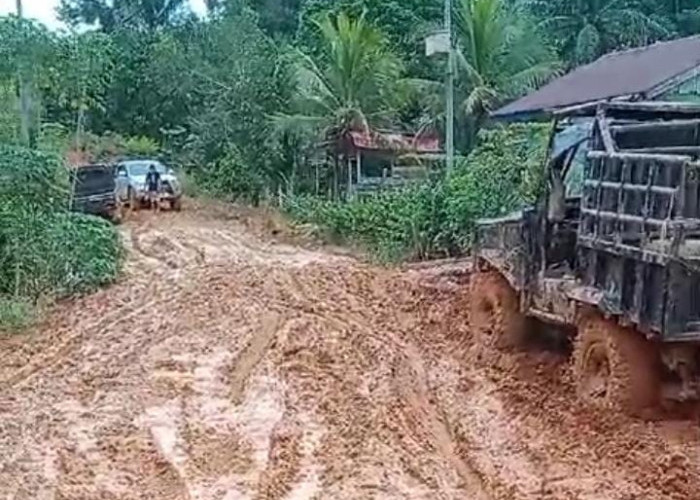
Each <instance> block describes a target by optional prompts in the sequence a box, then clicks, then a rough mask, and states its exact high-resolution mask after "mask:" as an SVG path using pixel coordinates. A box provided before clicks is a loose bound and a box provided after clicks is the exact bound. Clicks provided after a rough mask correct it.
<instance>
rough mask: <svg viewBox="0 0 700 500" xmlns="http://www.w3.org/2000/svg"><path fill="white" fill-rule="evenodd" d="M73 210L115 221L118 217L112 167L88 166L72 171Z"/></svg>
mask: <svg viewBox="0 0 700 500" xmlns="http://www.w3.org/2000/svg"><path fill="white" fill-rule="evenodd" d="M70 175H71V179H70V180H71V186H72V189H73V193H72V196H71V200H72V202H71V210H73V211H76V212H83V213H86V214H91V215H97V216H100V217H105V218H108V219H110V220H115V219H116V217H117V213H118V210H117V198H116V184H115V180H114V168H113V167H112V166H110V165H86V166H80V167H75V168H72V169H71V171H70Z"/></svg>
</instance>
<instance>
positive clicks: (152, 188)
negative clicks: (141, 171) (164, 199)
mask: <svg viewBox="0 0 700 500" xmlns="http://www.w3.org/2000/svg"><path fill="white" fill-rule="evenodd" d="M159 188H160V173H159V172H158V171H157V170H150V171H149V172H148V173H147V174H146V189H147V190H148V191H149V192H151V193H153V192H157V191H158V189H159Z"/></svg>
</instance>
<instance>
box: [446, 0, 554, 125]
mask: <svg viewBox="0 0 700 500" xmlns="http://www.w3.org/2000/svg"><path fill="white" fill-rule="evenodd" d="M456 32H457V53H458V54H457V55H458V57H457V60H458V72H459V73H458V77H459V90H460V92H461V93H462V96H463V101H462V110H463V111H464V112H465V113H467V114H468V115H471V116H472V117H473V118H474V119H475V121H476V124H477V128H478V126H479V125H480V123H481V122H482V121H483V119H484V117H485V116H486V115H487V114H488V112H489V111H490V110H491V109H493V107H494V106H496V105H498V104H500V103H502V102H503V101H504V100H506V99H509V98H513V97H517V96H519V95H521V94H523V93H526V92H527V91H530V90H533V89H534V88H536V87H537V86H538V85H541V84H542V83H543V82H545V81H546V80H547V79H549V78H551V77H552V76H554V75H556V74H557V73H558V71H559V69H560V63H559V61H558V59H557V57H556V55H555V53H554V51H553V50H552V49H551V48H550V45H549V43H548V41H547V40H546V39H545V38H544V37H543V35H542V33H541V32H540V31H539V29H538V28H537V26H536V25H535V23H534V22H533V20H532V19H531V18H530V17H529V15H528V13H527V12H526V11H524V10H523V9H522V8H520V7H518V6H515V5H513V4H511V3H508V2H506V1H505V0H458V4H457V16H456Z"/></svg>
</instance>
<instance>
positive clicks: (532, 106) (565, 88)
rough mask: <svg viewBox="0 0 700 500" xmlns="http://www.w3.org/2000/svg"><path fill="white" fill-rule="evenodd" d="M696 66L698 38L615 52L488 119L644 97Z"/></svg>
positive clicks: (699, 63)
mask: <svg viewBox="0 0 700 500" xmlns="http://www.w3.org/2000/svg"><path fill="white" fill-rule="evenodd" d="M697 66H700V36H694V37H690V38H682V39H680V40H673V41H671V42H661V43H656V44H654V45H649V46H647V47H640V48H636V49H631V50H626V51H623V52H615V53H612V54H608V55H605V56H603V57H601V58H600V59H598V60H597V61H595V62H593V63H591V64H588V65H586V66H581V67H579V68H577V69H575V70H574V71H572V72H571V73H569V74H567V75H564V76H562V77H561V78H557V79H556V80H554V81H552V82H551V83H549V84H547V85H545V86H544V87H542V88H541V89H539V90H537V91H535V92H533V93H532V94H529V95H527V96H525V97H523V98H521V99H519V100H517V101H515V102H513V103H511V104H508V105H507V106H505V107H503V108H501V109H499V110H498V111H496V112H494V113H493V114H492V116H493V117H494V118H508V117H514V116H515V115H521V114H533V113H534V114H536V113H541V112H546V111H551V110H555V109H558V108H563V107H567V106H574V105H577V104H583V103H587V102H591V101H600V100H606V99H612V98H615V97H623V96H629V95H639V94H642V95H644V94H646V93H648V92H649V91H651V90H653V89H655V88H657V87H658V86H659V85H661V84H663V83H664V82H667V81H668V80H670V79H672V78H674V77H676V76H679V75H682V74H683V73H685V72H687V71H690V70H692V69H693V68H695V67H697Z"/></svg>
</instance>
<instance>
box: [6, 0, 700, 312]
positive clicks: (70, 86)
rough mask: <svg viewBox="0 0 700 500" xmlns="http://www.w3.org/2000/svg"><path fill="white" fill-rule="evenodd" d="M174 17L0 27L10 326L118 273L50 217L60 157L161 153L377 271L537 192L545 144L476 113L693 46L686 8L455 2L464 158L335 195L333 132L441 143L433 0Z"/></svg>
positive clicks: (250, 3) (339, 185) (689, 7)
mask: <svg viewBox="0 0 700 500" xmlns="http://www.w3.org/2000/svg"><path fill="white" fill-rule="evenodd" d="M188 5H189V3H188V2H187V1H185V0H62V2H61V7H60V15H61V18H62V19H63V20H64V21H65V22H66V23H67V25H68V26H69V27H70V30H68V31H63V32H53V31H50V30H48V29H47V28H45V27H43V26H41V25H39V24H37V23H35V22H31V21H27V20H20V19H17V18H16V17H14V16H6V17H1V18H0V141H2V144H5V146H3V148H2V149H0V179H2V184H1V185H0V316H7V318H8V319H7V320H6V321H9V322H11V323H13V324H17V323H20V322H21V321H20V320H21V319H22V317H23V315H24V311H25V310H26V307H27V305H28V304H29V305H31V304H33V303H34V302H36V301H37V300H38V299H39V298H41V297H42V296H45V295H49V296H56V295H58V296H61V295H65V294H71V293H76V292H81V291H83V290H87V289H90V288H92V287H94V286H98V285H99V284H102V283H105V282H108V281H110V280H112V279H114V276H115V274H116V272H117V269H118V263H119V257H120V250H119V245H118V239H117V237H116V234H115V232H114V230H113V229H111V228H110V227H109V226H108V225H106V224H105V223H103V222H101V221H97V220H95V219H92V218H87V217H82V216H77V215H71V214H69V213H67V211H66V210H65V207H66V206H67V200H66V196H67V195H66V193H67V186H66V175H65V171H64V170H63V169H62V166H61V162H60V161H59V160H58V159H57V157H56V156H55V153H57V152H58V153H61V154H63V153H65V152H66V150H67V149H71V150H73V151H72V152H73V153H76V152H77V153H79V154H78V156H80V154H84V155H85V156H92V157H96V158H103V157H110V156H114V155H120V154H130V153H131V154H141V155H150V156H152V155H162V156H166V157H167V158H169V159H170V160H171V162H172V163H175V164H176V165H175V166H180V167H182V168H183V169H185V170H187V171H188V174H190V175H189V176H188V179H194V180H195V181H196V183H197V185H198V187H199V188H200V189H203V190H205V191H208V192H209V193H211V194H214V195H216V196H220V197H223V198H226V199H245V200H248V201H252V202H255V203H257V202H260V201H263V200H266V199H267V200H269V199H276V200H284V204H285V208H286V209H287V210H288V211H289V212H290V213H291V214H292V215H293V216H295V217H296V218H298V219H299V220H302V221H306V222H310V223H313V224H317V225H319V226H321V227H323V228H325V229H326V230H327V231H329V232H330V233H332V234H334V235H335V236H338V237H341V238H343V239H345V240H353V241H358V242H359V243H361V244H362V245H364V246H366V247H368V248H371V249H373V250H374V251H375V252H376V253H377V255H380V256H381V257H382V258H383V259H392V260H393V259H397V258H405V257H408V258H424V257H428V256H435V255H446V254H454V253H458V252H462V251H464V250H466V249H467V248H468V247H469V244H470V239H471V237H472V233H473V226H474V221H475V220H476V219H477V218H479V217H484V216H495V215H502V214H504V213H506V212H508V211H510V210H515V209H518V208H519V207H520V206H522V205H523V204H524V203H529V202H532V201H533V200H534V199H535V198H536V195H537V193H538V190H539V189H540V188H541V184H542V180H541V178H540V175H541V172H540V165H541V162H542V157H543V153H542V145H543V143H544V135H546V132H545V130H544V129H542V128H541V127H534V128H533V127H524V126H515V127H509V128H506V129H501V128H494V127H495V125H493V124H490V123H489V122H488V119H487V116H488V112H489V111H490V110H492V109H494V108H495V107H498V106H500V105H502V104H503V103H504V102H505V101H507V100H509V99H512V98H515V97H517V96H519V95H522V94H523V93H525V92H528V91H529V90H531V89H533V88H535V87H537V86H538V85H541V84H542V83H544V82H545V81H547V80H548V79H549V78H551V77H553V76H555V75H557V74H559V73H561V72H563V71H567V70H569V69H571V68H572V67H574V66H575V65H577V64H580V63H584V62H588V61H591V60H593V59H595V58H596V57H598V56H600V55H602V54H604V53H607V52H609V51H612V50H618V49H621V48H626V47H630V46H635V45H640V44H646V43H651V42H653V41H656V40H663V39H671V38H674V37H679V36H687V35H691V34H695V33H698V32H700V0H654V1H652V0H576V1H571V0H454V20H455V39H456V46H455V49H456V54H457V73H456V77H457V103H458V105H457V108H456V112H457V123H458V130H457V139H458V140H457V145H458V149H459V152H460V153H461V154H462V155H463V157H464V158H465V159H464V160H463V161H461V162H460V165H459V166H458V168H456V169H455V171H454V172H452V173H450V174H449V175H445V174H443V175H442V176H438V178H435V179H433V180H432V181H431V182H426V183H425V184H422V185H416V186H413V187H409V188H406V189H404V190H400V191H395V192H383V193H381V194H380V195H377V196H375V197H372V198H369V199H364V200H357V199H353V200H346V198H347V195H348V193H347V192H345V191H344V186H345V185H346V182H345V180H347V177H348V172H349V168H348V167H347V160H348V155H347V154H346V152H345V150H344V140H346V139H347V135H346V133H347V132H348V131H351V130H352V131H357V130H360V131H365V132H367V131H372V130H375V131H376V130H378V129H391V130H396V131H402V132H406V133H416V132H418V131H425V130H430V131H434V132H436V133H438V134H442V131H443V128H444V116H445V113H444V111H445V108H444V100H443V96H444V88H443V75H444V73H445V58H444V57H433V58H428V57H426V56H425V48H424V45H423V40H424V38H425V36H426V35H427V34H429V33H430V32H432V31H433V30H435V29H436V28H439V27H440V26H441V24H442V19H443V12H442V2H439V1H430V2H429V1H425V0H208V1H207V2H206V5H207V6H208V8H209V15H208V16H207V17H206V18H198V17H197V16H195V15H194V14H193V13H192V12H190V10H189V7H188ZM73 28H75V29H73ZM18 110H22V111H23V112H22V113H21V114H20V113H18ZM20 116H21V117H22V118H21V119H20ZM475 137H476V138H477V140H476V141H475ZM20 143H24V145H25V146H30V147H32V148H33V150H32V151H29V150H27V149H19V148H17V147H15V146H17V145H18V144H20ZM344 179H345V180H344ZM319 195H325V196H319ZM341 200H345V201H341Z"/></svg>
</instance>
